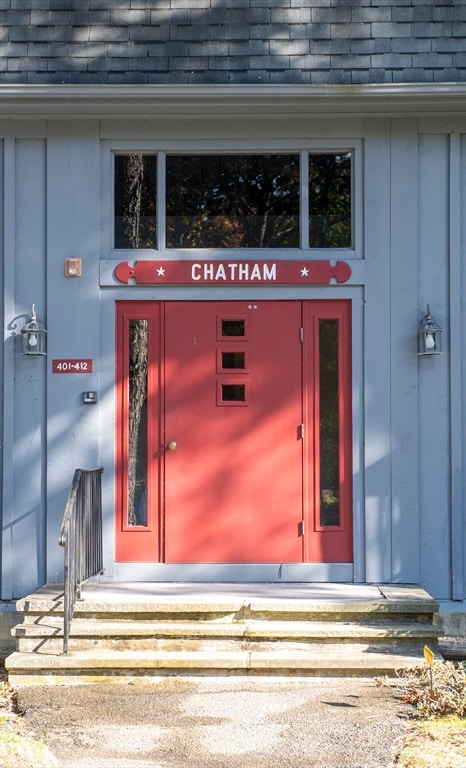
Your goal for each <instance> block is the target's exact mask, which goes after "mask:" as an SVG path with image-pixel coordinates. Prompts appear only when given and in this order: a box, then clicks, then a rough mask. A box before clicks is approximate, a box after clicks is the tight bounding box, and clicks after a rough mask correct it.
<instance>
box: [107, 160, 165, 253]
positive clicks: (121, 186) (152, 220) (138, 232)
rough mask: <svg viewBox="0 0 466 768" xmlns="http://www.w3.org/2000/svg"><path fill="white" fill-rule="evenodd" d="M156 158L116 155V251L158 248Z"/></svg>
mask: <svg viewBox="0 0 466 768" xmlns="http://www.w3.org/2000/svg"><path fill="white" fill-rule="evenodd" d="M156 192H157V155H142V154H140V153H139V154H138V153H133V154H130V155H116V156H115V248H156V247H157V240H156V235H157V233H156Z"/></svg>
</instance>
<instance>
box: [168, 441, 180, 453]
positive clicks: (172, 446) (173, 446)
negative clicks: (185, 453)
mask: <svg viewBox="0 0 466 768" xmlns="http://www.w3.org/2000/svg"><path fill="white" fill-rule="evenodd" d="M167 448H168V450H169V451H176V449H177V448H178V445H177V443H176V442H175V441H174V440H170V442H169V443H167Z"/></svg>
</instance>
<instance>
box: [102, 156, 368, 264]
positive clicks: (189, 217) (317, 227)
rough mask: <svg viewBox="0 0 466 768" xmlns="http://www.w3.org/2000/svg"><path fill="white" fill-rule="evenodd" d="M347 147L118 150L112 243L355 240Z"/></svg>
mask: <svg viewBox="0 0 466 768" xmlns="http://www.w3.org/2000/svg"><path fill="white" fill-rule="evenodd" d="M352 165H353V153H352V152H351V151H346V150H345V151H342V152H330V151H325V152H314V151H312V152H309V151H300V152H294V153H293V152H290V153H283V154H282V153H268V154H258V153H257V154H169V153H165V152H163V153H162V152H159V153H156V154H151V153H144V152H126V153H115V155H114V247H115V248H116V249H158V250H161V249H185V248H187V249H189V248H212V249H223V248H230V249H239V248H255V249H256V248H257V249H266V248H285V249H287V248H288V249H290V248H295V249H296V248H298V249H299V248H301V249H312V248H315V249H337V248H339V249H340V248H352V247H354V246H353V239H354V238H353V228H354V227H353V201H352V196H353V194H352V189H353V181H352V176H353V171H352Z"/></svg>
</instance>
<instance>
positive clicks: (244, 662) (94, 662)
mask: <svg viewBox="0 0 466 768" xmlns="http://www.w3.org/2000/svg"><path fill="white" fill-rule="evenodd" d="M182 663H184V664H185V665H186V666H192V667H195V666H199V667H200V668H212V669H215V668H219V667H234V665H235V664H241V666H247V667H251V668H252V667H255V668H261V667H267V666H271V667H273V666H277V664H278V663H281V664H284V663H286V668H300V667H302V668H305V667H312V666H317V667H321V668H322V667H325V666H330V667H341V668H352V667H360V666H362V667H372V666H373V665H374V664H375V666H382V667H393V665H395V666H396V664H397V663H399V664H400V665H402V664H406V663H409V664H414V665H416V664H417V665H420V664H422V659H421V658H420V656H419V655H411V654H391V653H376V652H363V653H357V652H356V653H354V652H352V653H350V654H348V653H343V652H341V653H336V652H335V651H333V652H332V653H325V652H322V651H319V652H309V651H305V652H302V653H297V652H296V651H295V650H293V651H283V650H276V651H258V652H254V651H250V650H248V651H245V650H243V651H216V652H215V653H210V652H206V651H188V652H183V651H169V652H165V651H142V652H140V651H111V652H106V651H99V650H92V651H87V652H86V651H76V652H72V653H70V654H68V655H66V656H63V655H61V654H47V653H27V652H26V653H18V652H15V653H13V654H11V655H10V656H9V657H8V659H7V668H8V670H9V671H11V672H13V673H14V672H17V671H18V670H22V669H31V670H34V669H61V670H63V672H64V673H65V672H66V670H67V669H83V670H84V669H102V670H103V669H123V668H125V667H126V668H134V669H149V668H151V667H156V668H180V667H181V666H182Z"/></svg>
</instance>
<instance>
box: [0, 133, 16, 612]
mask: <svg viewBox="0 0 466 768" xmlns="http://www.w3.org/2000/svg"><path fill="white" fill-rule="evenodd" d="M3 146H4V155H3V157H4V184H3V189H5V190H9V192H8V194H6V195H5V196H4V201H3V248H4V251H3V284H4V297H5V298H4V308H3V310H4V344H3V366H4V377H3V395H4V400H3V403H4V412H3V443H4V445H7V446H10V447H11V446H13V445H14V415H15V376H14V365H15V360H14V351H15V331H14V329H13V332H12V322H14V318H15V317H16V302H15V263H16V259H15V249H16V240H15V230H16V226H15V222H16V211H15V208H16V194H15V189H16V187H15V165H16V163H15V151H16V142H15V140H14V139H5V140H4V143H3ZM18 331H19V329H18ZM13 470H14V455H13V450H12V449H11V448H10V449H9V450H8V451H5V453H4V454H3V477H4V478H6V477H8V478H10V481H9V482H7V483H3V505H2V529H3V534H2V574H1V576H2V582H1V583H2V599H4V600H10V599H11V598H12V597H13V561H14V547H13V515H14V483H13V481H12V479H13V476H14V471H13Z"/></svg>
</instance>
